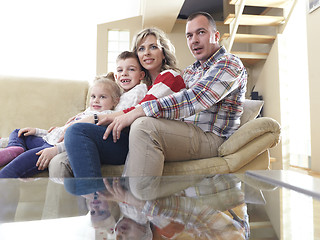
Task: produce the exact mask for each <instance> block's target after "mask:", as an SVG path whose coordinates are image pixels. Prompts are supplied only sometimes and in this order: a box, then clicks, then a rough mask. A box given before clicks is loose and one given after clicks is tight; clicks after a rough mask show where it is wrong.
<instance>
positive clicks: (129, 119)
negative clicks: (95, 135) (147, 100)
mask: <svg viewBox="0 0 320 240" xmlns="http://www.w3.org/2000/svg"><path fill="white" fill-rule="evenodd" d="M143 116H145V113H144V111H143V109H142V107H137V108H135V109H134V110H132V111H131V112H128V113H126V114H122V115H120V116H117V117H115V118H114V120H113V121H112V122H111V123H110V124H109V126H108V127H107V130H106V131H105V133H104V135H103V139H104V140H106V139H107V138H108V136H109V134H110V133H111V131H112V135H113V142H117V140H118V139H120V134H121V131H122V129H124V128H125V127H129V126H130V125H131V124H132V123H133V122H134V120H136V119H137V118H139V117H143Z"/></svg>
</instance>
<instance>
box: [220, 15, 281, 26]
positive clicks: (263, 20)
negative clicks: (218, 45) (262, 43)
mask: <svg viewBox="0 0 320 240" xmlns="http://www.w3.org/2000/svg"><path fill="white" fill-rule="evenodd" d="M234 19H235V14H229V15H228V17H227V18H226V19H225V20H224V24H230V23H231V22H232V21H233V20H234ZM284 20H285V18H284V17H281V16H266V15H249V14H242V15H241V16H240V23H239V24H240V25H249V26H277V25H280V24H282V22H284Z"/></svg>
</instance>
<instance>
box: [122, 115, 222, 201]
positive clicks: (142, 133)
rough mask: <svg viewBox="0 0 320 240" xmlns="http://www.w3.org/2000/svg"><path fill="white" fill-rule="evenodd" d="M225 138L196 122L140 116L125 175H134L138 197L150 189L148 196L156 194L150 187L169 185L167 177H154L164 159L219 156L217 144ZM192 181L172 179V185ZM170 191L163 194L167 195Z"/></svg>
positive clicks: (134, 126)
mask: <svg viewBox="0 0 320 240" xmlns="http://www.w3.org/2000/svg"><path fill="white" fill-rule="evenodd" d="M223 141H224V138H221V137H219V136H217V135H215V134H214V133H210V132H203V131H202V130H201V129H200V128H199V127H197V126H194V125H193V124H188V123H185V122H181V121H175V120H167V119H155V118H151V117H142V118H139V119H137V120H136V121H134V123H133V124H132V125H131V129H130V137H129V153H128V157H127V161H126V167H125V172H124V175H125V176H130V177H131V178H130V189H131V190H132V192H133V194H134V195H135V196H136V197H138V198H145V197H146V196H145V194H146V193H147V191H149V192H148V198H150V197H151V198H153V197H155V196H153V195H154V194H150V190H151V189H152V190H153V192H157V191H160V192H161V190H162V189H168V187H167V186H163V187H162V185H166V183H165V182H166V181H165V179H162V180H161V178H154V176H161V175H162V171H163V167H164V162H165V161H187V160H194V159H201V158H208V157H214V156H217V155H218V147H219V146H220V145H221V144H222V143H223ZM135 176H140V178H135ZM141 176H145V178H141ZM151 176H153V178H152V177H151ZM194 180H196V179H194ZM192 182H193V181H192V180H191V181H190V182H189V183H188V182H185V186H182V185H184V184H183V183H179V182H176V183H175V182H171V183H170V185H171V187H170V189H172V190H173V191H174V189H181V188H182V189H183V188H184V187H188V185H189V184H190V183H192ZM175 185H177V186H175ZM169 192H171V191H169ZM169 192H167V193H162V195H168V194H169ZM150 195H151V196H150Z"/></svg>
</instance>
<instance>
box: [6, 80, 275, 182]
mask: <svg viewBox="0 0 320 240" xmlns="http://www.w3.org/2000/svg"><path fill="white" fill-rule="evenodd" d="M87 92H88V82H86V81H80V80H67V79H49V78H33V77H16V76H0V102H1V103H2V111H1V114H0V137H1V138H2V139H6V138H7V137H8V136H9V134H10V132H11V131H12V130H14V129H16V128H23V127H38V128H43V129H49V128H50V127H51V126H62V125H64V123H65V122H66V121H67V119H69V118H70V117H71V116H74V115H75V114H77V113H78V112H81V111H83V110H84V109H85V108H86V105H87ZM262 105H263V102H262V101H257V100H246V101H245V105H244V113H243V115H242V117H241V126H240V128H239V129H238V130H237V131H236V132H235V133H234V134H233V135H232V136H231V137H230V138H228V139H227V140H226V141H225V142H224V143H223V144H222V145H221V146H220V148H219V155H218V156H217V157H212V158H207V159H197V160H190V161H185V162H170V163H165V166H164V172H163V175H190V174H217V173H220V174H223V173H241V172H245V171H246V170H249V169H250V170H264V169H269V165H270V156H269V155H270V154H269V149H270V148H272V147H275V146H276V145H277V144H278V143H279V141H280V132H281V128H280V125H279V123H278V122H277V121H275V120H274V119H271V118H268V117H259V118H256V117H257V116H258V114H259V112H260V110H261V108H262ZM64 168H65V169H64ZM66 168H67V166H64V165H63V163H62V164H61V169H62V171H67V170H66ZM101 168H102V174H103V176H120V175H121V173H122V170H123V166H109V165H103V166H102V167H101ZM49 171H50V166H49ZM48 176H49V175H48V171H45V172H43V173H41V174H38V175H37V177H48Z"/></svg>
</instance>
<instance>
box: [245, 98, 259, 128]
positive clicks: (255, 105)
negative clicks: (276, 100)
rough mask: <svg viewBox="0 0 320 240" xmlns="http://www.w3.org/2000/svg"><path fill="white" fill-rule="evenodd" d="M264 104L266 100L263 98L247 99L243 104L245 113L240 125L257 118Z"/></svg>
mask: <svg viewBox="0 0 320 240" xmlns="http://www.w3.org/2000/svg"><path fill="white" fill-rule="evenodd" d="M263 104H264V101H261V100H251V99H246V100H245V101H244V105H243V113H242V116H241V118H240V126H242V125H243V124H245V123H247V122H249V121H250V120H253V119H255V118H256V117H257V116H258V115H259V113H260V111H261V108H262V106H263Z"/></svg>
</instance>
